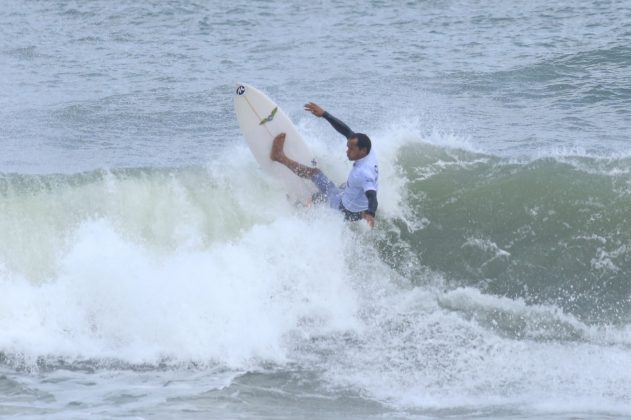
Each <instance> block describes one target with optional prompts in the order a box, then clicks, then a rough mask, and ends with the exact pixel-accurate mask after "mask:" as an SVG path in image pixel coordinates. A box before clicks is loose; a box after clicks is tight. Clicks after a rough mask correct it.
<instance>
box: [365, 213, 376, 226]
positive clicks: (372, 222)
mask: <svg viewBox="0 0 631 420" xmlns="http://www.w3.org/2000/svg"><path fill="white" fill-rule="evenodd" d="M362 219H364V220H365V221H366V223H368V226H370V227H371V228H374V227H375V218H374V216H373V215H372V214H368V213H366V212H364V214H362Z"/></svg>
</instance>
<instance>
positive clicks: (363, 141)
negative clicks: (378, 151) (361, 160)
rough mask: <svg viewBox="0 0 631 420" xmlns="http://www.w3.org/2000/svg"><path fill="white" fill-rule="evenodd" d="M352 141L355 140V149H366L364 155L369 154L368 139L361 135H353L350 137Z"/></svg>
mask: <svg viewBox="0 0 631 420" xmlns="http://www.w3.org/2000/svg"><path fill="white" fill-rule="evenodd" d="M351 138H352V139H357V147H358V148H360V149H366V153H370V148H371V147H372V143H371V142H370V138H369V137H368V136H367V135H365V134H363V133H355V134H353V135H352V136H351Z"/></svg>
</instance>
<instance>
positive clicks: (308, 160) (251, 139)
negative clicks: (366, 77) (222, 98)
mask: <svg viewBox="0 0 631 420" xmlns="http://www.w3.org/2000/svg"><path fill="white" fill-rule="evenodd" d="M234 110H235V113H236V115H237V120H238V121H239V126H240V127H241V131H242V132H243V136H244V137H245V140H246V142H247V144H248V146H249V148H250V150H251V151H252V154H253V155H254V157H255V158H256V161H257V162H258V164H259V165H260V167H261V169H263V170H264V171H265V172H267V173H269V174H271V175H273V176H274V177H276V178H278V179H279V180H280V181H281V183H282V184H283V185H284V186H285V188H286V189H287V192H288V193H289V194H290V196H291V197H292V198H293V199H296V200H298V201H301V202H306V201H307V200H308V199H309V198H310V197H311V195H312V194H313V193H314V192H316V191H317V188H316V187H315V185H314V184H313V183H312V182H311V181H310V180H307V179H303V178H300V177H298V176H297V175H296V174H294V173H293V172H291V170H289V169H288V168H287V167H285V166H284V165H281V164H280V163H278V162H274V161H272V160H271V159H270V152H271V150H272V142H273V141H274V137H276V136H277V135H278V134H279V133H286V137H285V154H286V155H287V156H288V157H290V158H291V159H293V160H295V161H297V162H299V163H301V164H303V165H307V166H316V165H317V162H316V160H315V157H314V155H313V153H312V152H311V150H310V149H309V146H307V143H306V142H305V141H304V139H303V138H302V136H301V135H300V134H299V133H298V130H297V129H296V127H295V126H294V124H293V123H292V121H291V120H290V119H289V117H288V116H287V114H285V112H284V111H283V110H282V109H281V108H280V107H279V106H278V105H277V104H276V103H275V102H274V101H272V100H271V99H270V98H269V97H268V96H267V95H265V94H264V93H263V92H261V91H260V90H258V89H256V88H254V87H252V86H250V85H247V84H245V83H240V84H238V85H237V88H236V90H235V96H234Z"/></svg>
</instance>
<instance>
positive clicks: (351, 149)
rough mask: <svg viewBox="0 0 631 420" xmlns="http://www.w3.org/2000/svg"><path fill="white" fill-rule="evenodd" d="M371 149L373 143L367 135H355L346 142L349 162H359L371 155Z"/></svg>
mask: <svg viewBox="0 0 631 420" xmlns="http://www.w3.org/2000/svg"><path fill="white" fill-rule="evenodd" d="M371 147H372V143H371V142H370V138H369V137H368V136H367V135H365V134H362V133H355V134H353V135H352V136H351V137H350V138H349V139H348V141H347V142H346V156H348V160H359V159H361V158H363V157H365V156H367V155H368V153H370V148H371Z"/></svg>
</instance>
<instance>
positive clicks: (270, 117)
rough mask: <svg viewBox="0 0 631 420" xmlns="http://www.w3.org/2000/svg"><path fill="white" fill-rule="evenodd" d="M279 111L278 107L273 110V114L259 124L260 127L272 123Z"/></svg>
mask: <svg viewBox="0 0 631 420" xmlns="http://www.w3.org/2000/svg"><path fill="white" fill-rule="evenodd" d="M277 111H278V107H276V108H274V109H272V112H271V113H270V114H269V115H268V116H267V117H265V118H263V119H262V120H261V122H260V123H259V125H263V124H265V123H268V122H270V121H272V120H273V119H274V116H275V115H276V112H277Z"/></svg>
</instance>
